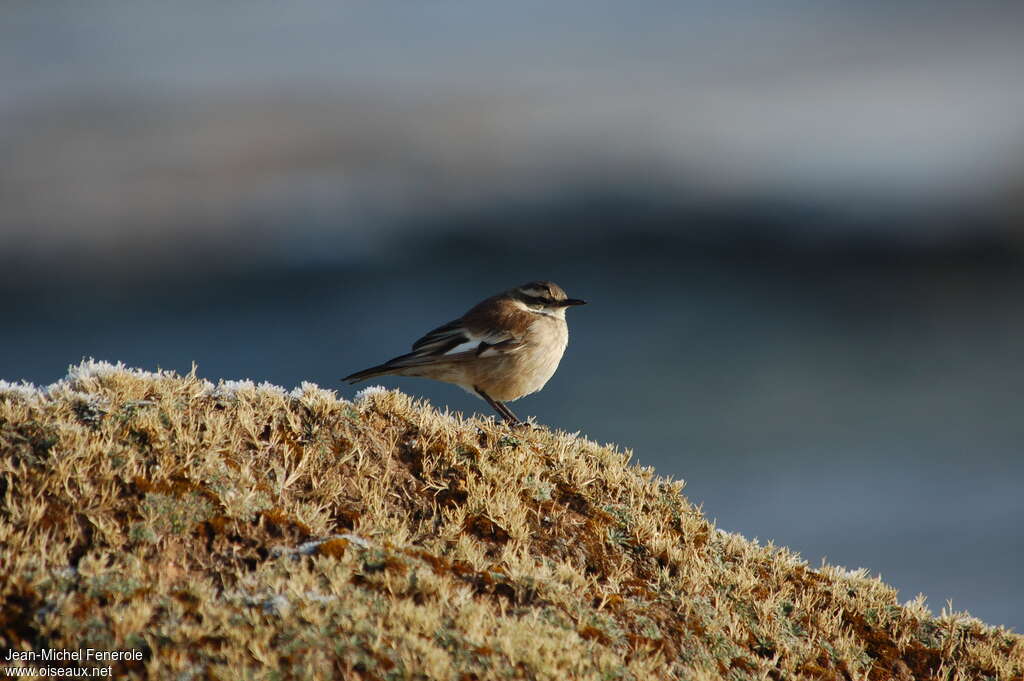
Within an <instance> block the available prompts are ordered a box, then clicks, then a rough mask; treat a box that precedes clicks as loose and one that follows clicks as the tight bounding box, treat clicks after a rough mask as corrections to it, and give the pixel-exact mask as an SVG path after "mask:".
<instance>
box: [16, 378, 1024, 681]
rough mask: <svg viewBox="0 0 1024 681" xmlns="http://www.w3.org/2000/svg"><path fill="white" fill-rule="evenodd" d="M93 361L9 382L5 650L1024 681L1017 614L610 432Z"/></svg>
mask: <svg viewBox="0 0 1024 681" xmlns="http://www.w3.org/2000/svg"><path fill="white" fill-rule="evenodd" d="M76 376H78V377H77V378H76V379H74V381H73V382H74V385H73V386H69V387H71V388H73V389H56V390H52V391H51V392H50V393H49V395H48V396H46V397H44V398H37V399H32V398H24V397H18V396H16V395H15V396H11V395H5V396H4V397H3V398H0V530H2V531H3V532H4V533H5V534H4V541H3V543H2V545H0V564H2V565H4V566H5V574H4V575H3V577H2V579H0V647H2V646H7V647H14V648H20V649H33V648H35V649H38V648H41V647H63V648H80V647H83V646H90V645H91V646H92V647H103V646H106V647H112V648H122V649H124V648H137V649H140V650H143V651H144V653H145V659H144V661H143V662H132V663H125V664H122V665H120V666H118V667H116V668H115V675H116V676H117V677H118V678H138V679H141V678H149V677H153V678H168V679H170V678H253V679H292V678H296V679H298V678H328V677H337V678H361V679H428V678H429V679H452V680H455V679H466V680H468V679H478V680H483V679H517V678H519V679H552V680H555V679H558V680H559V681H561V680H563V679H570V680H571V679H637V680H640V679H657V678H665V679H682V678H705V679H706V678H728V679H737V680H738V679H755V678H757V679H764V678H767V679H854V678H864V679H869V680H870V681H885V680H889V679H892V680H898V681H902V680H903V679H938V678H943V679H946V678H963V679H974V678H977V679H985V678H991V679H1007V680H1016V681H1021V679H1024V640H1022V638H1021V637H1020V636H1018V635H1016V634H1013V633H1011V632H1008V631H1006V630H1003V629H996V628H991V627H986V626H984V625H983V624H981V623H980V622H977V621H976V620H973V619H971V618H969V617H967V616H966V615H963V614H955V613H944V614H943V615H942V616H939V617H936V616H934V615H933V614H932V613H930V612H929V611H928V610H927V609H926V608H925V607H924V606H923V604H922V603H912V604H908V605H901V604H899V602H898V601H897V600H896V592H895V591H894V590H893V589H892V588H890V587H888V586H886V585H885V584H883V583H881V582H880V581H878V580H874V579H870V578H867V577H866V576H862V575H861V574H860V573H854V574H850V573H847V572H845V571H843V570H841V569H837V568H832V567H830V566H824V567H823V568H821V569H819V570H811V569H810V568H808V567H807V565H806V564H805V563H804V562H803V561H801V560H800V559H799V557H798V556H795V555H794V554H792V553H790V552H788V551H786V550H785V549H780V548H774V547H762V546H758V545H756V544H753V543H750V542H747V541H745V540H744V539H742V538H741V537H737V536H735V535H726V534H723V533H720V532H718V531H717V530H716V529H715V528H714V526H713V525H712V524H711V523H709V522H708V521H707V519H706V518H705V517H704V516H703V515H702V513H701V512H700V511H699V510H698V509H696V508H695V507H694V506H692V505H691V504H690V503H689V502H688V501H687V500H686V499H685V497H683V496H682V494H681V488H682V485H681V483H679V482H678V481H672V480H667V479H661V478H657V477H655V476H654V475H653V474H652V473H651V471H649V470H645V469H641V468H638V467H636V466H632V465H630V464H629V461H628V456H626V455H625V454H623V453H622V452H621V451H619V450H617V449H615V448H613V447H601V446H598V445H597V444H595V443H593V442H589V441H587V440H586V439H584V438H580V437H578V436H571V435H567V434H564V433H557V432H551V431H548V430H545V429H543V428H540V429H534V430H529V431H516V432H515V433H514V434H512V433H510V432H509V431H508V430H507V429H506V428H505V427H503V426H501V425H499V424H496V423H495V422H494V421H492V420H490V419H468V420H467V419H463V418H461V417H459V416H450V415H447V414H441V413H438V412H437V411H435V410H433V409H431V408H430V407H429V406H426V405H424V404H421V403H417V402H414V401H412V400H410V399H409V398H408V397H406V396H405V395H402V394H400V393H397V392H384V393H379V394H376V395H373V396H372V397H370V398H367V399H365V400H361V401H360V402H358V403H354V404H353V403H350V402H346V401H344V400H339V399H338V398H336V397H335V396H334V395H333V394H331V393H329V392H326V391H322V390H318V389H309V388H307V389H305V390H304V391H303V393H302V395H301V396H299V397H294V396H289V395H287V394H286V393H284V392H283V391H280V390H275V389H273V388H266V387H264V388H256V387H253V386H249V387H246V388H244V389H241V388H240V389H237V390H235V391H227V390H223V391H213V390H211V389H210V387H209V385H208V384H205V383H204V382H203V381H202V380H201V379H199V378H198V377H196V376H195V375H194V374H193V375H187V376H178V375H173V374H168V373H161V374H148V375H147V374H144V373H142V372H132V371H128V370H118V371H113V372H108V373H106V374H104V375H103V376H102V380H97V379H94V378H90V377H88V376H84V377H83V376H82V372H81V371H79V372H78V373H77V374H76ZM15 547H17V548H15Z"/></svg>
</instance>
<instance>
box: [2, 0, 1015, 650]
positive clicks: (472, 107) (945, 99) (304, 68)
mask: <svg viewBox="0 0 1024 681" xmlns="http://www.w3.org/2000/svg"><path fill="white" fill-rule="evenodd" d="M0 14H2V16H3V19H4V21H2V22H0V78H2V79H3V82H4V84H5V86H4V88H3V89H2V90H0V147H2V148H3V149H4V157H5V163H4V164H2V165H0V206H2V210H0V293H2V294H3V295H4V296H5V299H6V300H7V301H8V309H7V316H6V319H7V323H6V324H5V325H4V327H3V332H2V333H0V378H4V379H7V380H18V379H27V380H30V381H33V382H35V383H37V384H47V383H50V382H52V381H54V380H56V379H58V378H60V377H61V376H63V375H64V373H65V371H66V367H67V366H68V365H69V364H75V363H77V362H78V361H79V360H80V359H81V358H83V357H90V356H91V357H95V358H97V359H101V360H108V361H113V362H116V361H123V362H125V363H126V364H129V365H131V366H138V367H142V368H147V369H154V368H156V367H158V366H159V367H162V368H166V369H175V370H178V371H188V370H189V369H190V367H191V365H192V362H197V363H198V366H199V371H200V373H201V374H202V375H204V376H206V377H208V378H211V379H213V380H216V379H218V378H225V379H241V378H252V379H254V380H258V381H262V380H268V381H271V382H273V383H277V384H281V385H285V386H289V387H290V386H294V385H297V384H299V383H300V382H301V381H303V380H311V381H314V382H317V383H319V384H320V385H322V386H324V387H326V388H332V389H337V390H338V392H339V394H340V395H342V396H349V397H350V396H351V395H352V394H353V393H354V392H355V391H356V390H357V389H358V386H357V387H356V388H350V387H348V386H343V385H341V384H340V383H338V380H337V379H338V377H340V376H343V375H345V374H348V373H351V372H352V371H355V370H358V369H361V368H364V367H365V366H368V365H370V364H373V363H376V362H379V361H382V360H384V359H387V358H388V357H391V356H393V355H396V354H399V353H401V352H403V351H405V350H406V349H407V347H408V345H409V344H410V343H411V342H412V341H413V340H414V339H415V338H417V337H418V336H419V335H421V334H422V333H423V332H425V331H427V330H429V329H430V328H433V327H435V326H437V325H438V324H441V323H443V322H445V321H447V320H449V319H452V318H455V317H457V316H458V315H460V314H461V313H462V312H464V311H465V310H466V309H467V308H468V307H469V306H470V305H472V304H474V303H475V302H477V301H478V300H479V299H481V298H483V297H485V296H487V295H490V294H493V293H495V292H497V291H500V290H503V289H506V288H509V287H511V286H514V285H517V284H519V283H522V282H524V281H528V280H531V279H537V278H544V279H552V280H554V281H556V282H558V283H559V284H560V285H562V286H563V287H564V288H565V289H566V290H567V291H568V292H569V294H570V295H573V296H577V297H582V298H585V299H587V300H589V301H590V302H591V304H590V305H588V306H587V307H585V308H582V309H579V310H573V311H572V312H571V313H570V320H569V321H570V330H571V339H570V344H569V348H568V351H567V354H566V356H565V359H564V360H563V363H562V366H561V368H560V369H559V371H558V373H557V374H556V375H555V377H554V378H553V379H552V381H551V382H550V384H549V385H548V386H547V387H546V388H545V390H544V391H543V392H541V393H539V394H538V395H536V396H531V397H528V398H525V399H524V400H522V401H521V402H517V403H516V404H515V405H514V408H515V410H516V412H517V413H519V414H520V415H528V414H529V415H534V416H536V418H537V421H538V422H539V423H542V424H546V425H551V426H552V427H558V428H563V429H566V430H569V431H576V430H579V431H581V432H582V433H583V434H585V435H586V436H587V437H590V438H592V439H596V440H599V441H610V442H617V443H618V444H620V445H621V446H623V447H628V448H631V449H633V450H634V451H635V458H636V460H637V461H638V462H639V463H641V464H643V465H653V466H654V467H655V469H656V471H657V472H658V473H659V474H661V475H670V476H673V477H679V478H683V479H685V480H686V481H687V489H686V494H687V496H688V497H689V498H690V499H691V500H692V501H694V502H695V503H697V504H703V506H704V510H705V512H706V513H707V514H708V515H709V516H710V517H713V518H717V519H718V522H719V525H720V526H721V527H723V529H727V530H730V531H736V532H740V533H742V534H744V535H746V536H748V537H755V536H756V537H760V538H761V539H762V540H773V541H775V542H776V543H777V544H780V545H786V546H789V547H791V548H793V549H794V550H797V551H799V552H800V553H801V554H802V555H803V556H804V557H805V558H806V559H807V560H808V561H809V562H810V563H812V564H816V563H817V562H818V561H819V560H820V559H821V557H823V556H826V555H827V556H828V557H829V560H830V561H832V562H835V563H837V564H841V565H846V566H847V567H851V568H857V567H865V568H867V569H869V570H870V571H871V572H872V574H878V573H881V574H882V576H883V578H884V579H885V580H886V581H887V582H889V583H890V584H893V585H894V586H897V587H898V588H899V589H900V598H901V600H909V599H911V598H913V597H914V596H916V594H917V593H919V592H924V593H925V594H926V595H927V596H928V597H929V602H930V606H931V607H932V608H933V609H935V610H938V609H939V608H941V607H942V606H943V604H944V603H945V601H946V599H950V598H951V599H952V600H953V603H954V607H956V608H965V609H967V610H969V611H971V613H972V614H974V615H976V616H978V617H981V618H982V619H984V620H985V621H986V622H988V623H991V624H1003V625H1007V626H1011V627H1014V628H1016V629H1017V630H1021V629H1022V627H1024V615H1022V613H1024V593H1022V592H1021V591H1020V589H1019V584H1018V581H1019V575H1018V574H1017V573H1018V572H1019V570H1018V569H1017V567H1016V566H1017V565H1019V564H1020V562H1021V561H1022V560H1024V534H1022V532H1021V530H1020V523H1019V518H1020V517H1021V516H1022V513H1024V502H1022V501H1021V495H1020V493H1019V491H1018V489H1017V488H1018V487H1019V483H1020V480H1021V479H1024V457H1022V456H1021V455H1020V454H1021V447H1020V443H1021V442H1024V420H1022V419H1021V418H1020V417H1019V406H1018V405H1019V398H1018V396H1017V393H1018V392H1019V390H1020V386H1021V385H1022V382H1024V356H1022V354H1021V352H1020V348H1021V347H1024V315H1022V313H1021V310H1020V301H1021V300H1022V294H1024V267H1022V266H1024V88H1021V87H1020V73H1021V72H1022V69H1024V49H1022V48H1021V45H1024V21H1022V20H1024V5H1021V4H1020V3H1009V2H976V3H961V2H909V3H903V4H901V5H900V6H898V7H896V6H883V5H881V4H879V3H858V4H855V5H854V4H848V3H847V4H833V5H822V4H821V3H809V2H803V1H797V0H789V1H787V2H783V3H776V4H774V5H771V6H769V5H764V4H758V3H748V2H747V3H736V2H733V3H728V2H726V3H721V2H717V3H711V2H699V3H688V4H686V5H679V4H677V3H668V2H663V1H649V2H643V3H639V4H636V3H634V4H631V5H630V6H629V7H625V6H622V5H619V4H615V3H605V2H596V3H595V2H587V3H583V2H580V1H578V0H577V1H574V2H569V3H563V4H560V5H558V6H549V5H545V4H541V3H526V4H522V3H519V4H517V5H515V6H514V7H513V6H507V5H496V4H490V3H481V4H472V5H469V4H463V3H453V2H439V3H431V4H428V5H409V6H402V7H396V6H395V5H392V4H390V3H373V4H338V3H333V2H328V0H315V1H307V2H300V3H295V4H293V5H289V7H288V8H282V7H281V6H280V5H279V3H271V2H269V1H268V0H257V1H255V2H250V3H246V4H245V5H241V4H238V3H227V4H222V5H217V6H210V5H209V3H202V2H198V1H196V0H187V1H185V2H179V3H174V4H173V5H160V4H154V3H128V2H123V1H119V0H100V1H99V2H93V3H88V5H69V4H66V3H56V2H50V1H47V0H42V1H39V2H33V3H11V4H8V5H7V6H5V7H4V8H3V10H0ZM375 382H376V381H375ZM379 383H381V384H384V385H387V386H388V387H399V388H400V389H402V390H403V391H404V392H407V393H409V394H412V395H414V396H422V397H424V398H426V399H429V400H430V401H431V402H432V403H433V404H434V405H435V406H438V407H445V406H448V407H450V408H452V409H454V410H458V411H463V412H467V413H472V412H477V413H481V414H487V409H486V407H485V405H483V403H481V402H479V401H476V400H474V399H473V398H471V397H470V396H468V395H465V394H463V393H462V392H461V391H460V390H458V389H457V388H453V387H451V386H444V385H437V384H432V383H429V382H426V381H416V380H401V379H382V380H380V381H379Z"/></svg>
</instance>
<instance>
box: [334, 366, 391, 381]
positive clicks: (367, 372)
mask: <svg viewBox="0 0 1024 681" xmlns="http://www.w3.org/2000/svg"><path fill="white" fill-rule="evenodd" d="M398 370H399V369H398V367H395V366H393V365H391V363H390V362H384V364H378V365H377V366H375V367H370V368H369V369H363V370H362V371H357V372H355V373H354V374H350V375H348V376H346V377H345V378H343V379H341V380H343V381H345V382H347V383H358V382H359V381H365V380H366V379H368V378H376V377H377V376H387V375H388V374H393V373H395V372H396V371H398Z"/></svg>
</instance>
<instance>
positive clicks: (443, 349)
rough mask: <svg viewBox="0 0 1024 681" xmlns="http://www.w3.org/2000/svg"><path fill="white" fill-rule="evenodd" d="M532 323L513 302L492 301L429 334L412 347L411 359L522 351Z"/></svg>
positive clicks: (456, 357) (447, 357) (495, 299)
mask: <svg viewBox="0 0 1024 681" xmlns="http://www.w3.org/2000/svg"><path fill="white" fill-rule="evenodd" d="M530 322H532V320H531V319H529V318H528V316H526V315H524V313H523V312H522V311H521V310H519V309H517V308H516V307H515V306H514V305H513V304H511V303H510V302H508V301H505V300H503V299H499V298H497V297H496V298H488V299H487V300H485V301H483V302H482V303H480V304H479V305H477V306H476V307H474V308H473V309H471V310H470V311H469V312H467V313H466V314H465V315H463V316H462V317H460V318H459V319H456V320H454V321H451V322H448V323H447V324H445V325H443V326H439V327H437V328H436V329H434V330H432V331H430V332H428V333H427V334H425V335H424V336H423V337H422V338H420V339H419V340H417V341H416V342H415V343H413V344H412V352H411V353H409V355H408V356H407V357H410V358H411V357H416V358H424V359H425V358H428V357H429V358H440V357H441V356H444V358H445V359H446V360H448V359H452V360H459V359H469V358H472V357H485V356H491V355H494V354H497V353H503V352H512V351H514V350H516V349H518V348H520V347H522V345H523V336H524V334H525V331H526V325H528V324H529V323H530Z"/></svg>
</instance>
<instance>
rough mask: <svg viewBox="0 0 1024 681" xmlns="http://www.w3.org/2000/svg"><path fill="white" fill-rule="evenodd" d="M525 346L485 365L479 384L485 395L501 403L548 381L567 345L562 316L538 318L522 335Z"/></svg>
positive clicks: (534, 389) (531, 390) (567, 332)
mask: <svg viewBox="0 0 1024 681" xmlns="http://www.w3.org/2000/svg"><path fill="white" fill-rule="evenodd" d="M524 340H525V343H524V347H523V348H522V350H520V351H519V352H513V353H510V354H508V355H506V356H504V357H502V358H500V360H499V361H497V362H495V364H494V365H492V366H491V367H488V371H487V372H486V373H487V375H486V376H480V377H479V383H478V385H480V387H481V388H483V389H484V390H485V391H486V392H487V394H488V395H490V396H491V397H493V398H494V399H496V400H500V401H502V402H505V401H510V400H515V399H518V398H520V397H522V396H524V395H529V394H530V393H533V392H537V391H538V390H540V389H541V388H543V387H544V385H545V384H546V383H547V382H548V380H549V379H550V378H551V377H552V376H553V375H554V373H555V370H556V369H557V368H558V363H559V362H560V361H561V360H562V355H563V354H565V348H566V346H567V345H568V344H569V327H568V326H566V323H565V320H564V319H558V318H555V317H547V316H545V317H540V318H538V319H537V320H536V321H534V322H533V323H532V324H531V325H530V326H529V328H528V329H527V332H526V334H525V336H524Z"/></svg>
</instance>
